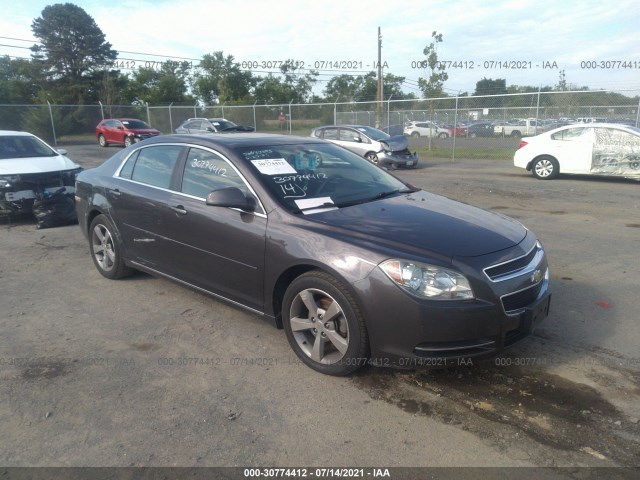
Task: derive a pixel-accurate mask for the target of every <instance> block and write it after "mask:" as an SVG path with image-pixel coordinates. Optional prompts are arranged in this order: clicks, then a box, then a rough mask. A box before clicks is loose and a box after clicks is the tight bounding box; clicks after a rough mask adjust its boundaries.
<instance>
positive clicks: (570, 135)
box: [551, 127, 585, 141]
mask: <svg viewBox="0 0 640 480" xmlns="http://www.w3.org/2000/svg"><path fill="white" fill-rule="evenodd" d="M584 131H585V127H577V128H567V129H566V130H560V131H559V132H556V133H554V134H553V135H551V138H553V139H554V140H568V141H571V140H575V139H576V138H578V137H579V136H580V135H582V133H583V132H584Z"/></svg>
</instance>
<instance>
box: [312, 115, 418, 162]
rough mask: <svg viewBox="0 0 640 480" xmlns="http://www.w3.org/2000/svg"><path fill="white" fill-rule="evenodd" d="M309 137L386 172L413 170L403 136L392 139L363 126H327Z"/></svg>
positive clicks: (413, 159)
mask: <svg viewBox="0 0 640 480" xmlns="http://www.w3.org/2000/svg"><path fill="white" fill-rule="evenodd" d="M311 136H312V137H317V138H323V139H325V140H328V141H330V142H331V143H335V144H336V145H340V146H341V147H344V148H346V149H347V150H350V151H352V152H353V153H356V154H358V155H361V156H363V157H364V158H366V159H367V160H369V161H370V162H372V163H375V164H378V165H380V166H381V167H388V168H399V167H405V168H415V167H416V166H417V165H418V155H416V153H415V152H414V153H411V152H410V151H409V142H408V141H407V138H406V137H404V136H403V135H397V136H395V137H392V136H390V135H389V134H387V133H385V132H383V131H382V130H378V129H377V128H373V127H369V126H366V125H331V126H326V127H319V128H315V129H314V130H313V131H312V132H311Z"/></svg>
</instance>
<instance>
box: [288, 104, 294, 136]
mask: <svg viewBox="0 0 640 480" xmlns="http://www.w3.org/2000/svg"><path fill="white" fill-rule="evenodd" d="M292 103H293V98H292V99H291V101H290V102H289V135H291V133H292V131H293V122H292V120H293V119H292V118H291V104H292Z"/></svg>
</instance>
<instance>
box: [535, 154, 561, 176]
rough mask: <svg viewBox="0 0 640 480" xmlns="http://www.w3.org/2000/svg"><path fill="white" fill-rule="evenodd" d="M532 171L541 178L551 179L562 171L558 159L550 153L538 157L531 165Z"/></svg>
mask: <svg viewBox="0 0 640 480" xmlns="http://www.w3.org/2000/svg"><path fill="white" fill-rule="evenodd" d="M531 173H533V176H534V177H536V178H538V179H540V180H551V179H552V178H556V177H557V176H558V174H559V173H560V165H558V161H557V160H556V159H555V158H553V157H550V156H548V155H544V156H542V157H538V158H537V159H536V160H535V161H534V162H533V164H532V165H531Z"/></svg>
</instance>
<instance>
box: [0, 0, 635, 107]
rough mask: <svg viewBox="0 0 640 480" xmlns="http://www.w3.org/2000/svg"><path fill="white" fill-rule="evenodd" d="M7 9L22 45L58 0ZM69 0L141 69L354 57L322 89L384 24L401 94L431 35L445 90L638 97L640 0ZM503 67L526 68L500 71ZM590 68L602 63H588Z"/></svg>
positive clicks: (369, 52) (10, 33)
mask: <svg viewBox="0 0 640 480" xmlns="http://www.w3.org/2000/svg"><path fill="white" fill-rule="evenodd" d="M3 3H5V5H4V6H3V14H2V17H1V18H0V32H1V33H0V36H2V37H4V38H0V44H3V45H16V46H23V47H24V46H29V45H30V43H29V42H22V41H18V40H10V39H8V38H6V37H11V38H15V39H22V40H30V41H33V40H34V39H33V36H32V33H31V22H32V21H33V19H34V18H36V17H38V16H40V14H41V12H42V9H43V8H44V7H45V6H46V5H50V4H53V3H55V2H46V1H36V0H22V1H21V2H20V3H19V4H18V3H17V2H15V3H9V2H8V1H6V0H3ZM60 3H64V2H60ZM73 3H75V4H76V5H79V6H81V7H82V8H84V9H85V11H86V12H87V13H88V14H89V15H91V16H92V17H93V18H94V20H95V21H96V23H97V24H98V26H99V27H100V28H101V29H102V31H103V32H104V33H105V35H106V37H107V40H108V41H109V42H110V43H111V44H112V45H113V47H114V48H115V49H116V50H118V51H127V52H138V53H136V54H131V53H126V54H125V53H121V55H120V57H121V58H122V59H125V58H126V59H133V60H135V61H136V65H140V64H143V63H144V62H145V61H151V60H162V59H168V58H172V57H185V58H194V59H198V58H200V57H201V56H202V55H203V54H205V53H211V52H214V51H217V50H222V51H223V52H224V53H225V55H229V54H230V55H233V56H234V57H235V59H236V60H237V61H249V62H258V64H259V65H260V64H261V63H262V62H268V61H284V60H287V59H293V60H296V61H298V62H304V63H305V65H307V66H314V65H315V63H316V62H336V61H338V62H343V61H344V62H351V65H349V64H346V65H344V66H347V67H348V66H352V67H353V66H355V67H356V70H358V72H354V71H353V69H351V70H350V69H348V68H347V69H340V68H338V69H335V68H334V69H333V70H334V71H331V72H329V71H321V73H322V74H323V76H322V77H321V78H322V80H324V81H325V82H326V80H328V79H329V78H330V77H331V75H333V74H340V73H361V71H369V70H372V69H373V68H372V67H373V62H374V61H375V60H376V58H377V50H376V49H377V27H378V26H380V27H381V28H382V36H383V49H382V58H383V62H386V64H387V65H388V68H387V69H386V70H385V71H386V72H389V73H393V74H395V75H401V76H404V77H406V78H407V80H408V81H407V84H406V90H407V91H413V92H414V93H416V94H418V95H419V91H418V90H417V87H415V84H416V81H417V79H418V77H421V76H423V77H424V76H426V73H427V72H426V71H425V70H424V69H421V68H416V67H415V65H416V64H415V62H419V61H420V60H423V59H424V55H423V54H422V50H423V48H424V47H425V46H426V45H427V44H428V43H430V42H431V32H432V31H434V30H436V31H438V32H440V33H442V34H443V36H444V41H443V43H441V44H440V45H439V49H438V57H439V58H440V59H441V60H447V61H450V62H456V63H457V65H458V68H450V69H449V70H448V73H449V80H448V81H447V82H446V83H445V89H446V91H447V92H448V93H449V94H455V93H456V92H458V91H462V92H469V93H473V91H474V89H475V84H476V82H477V81H478V80H480V79H482V78H484V77H486V78H493V79H496V78H504V79H506V81H507V84H508V85H513V84H516V85H534V86H539V85H541V86H545V85H555V84H557V83H558V79H559V70H561V69H563V70H564V71H565V74H566V80H567V82H568V83H569V84H570V85H572V84H574V85H576V86H578V87H581V86H588V87H590V88H593V89H595V88H604V89H610V90H632V91H635V92H633V94H637V93H638V91H640V29H638V20H640V4H639V3H638V1H637V0H618V1H616V2H602V1H589V0H577V1H576V0H565V1H562V2H558V1H545V0H538V1H533V0H494V1H492V2H487V1H484V0H482V1H478V0H473V1H472V0H456V1H451V0H430V1H428V2H425V1H414V0H408V1H404V2H395V3H392V2H389V1H388V0H385V1H378V0H366V1H359V0H351V1H349V2H346V1H343V0H342V1H341V0H338V1H336V0H323V1H317V2H302V1H300V0H297V1H293V0H271V1H266V0H242V1H240V2H232V1H230V0H191V1H190V2H176V1H175V0H168V1H164V0H154V1H150V0H125V1H119V2H104V1H93V0H88V1H76V2H73ZM18 5H19V6H18ZM29 53H30V52H29V51H28V50H25V49H18V48H11V47H6V46H0V55H5V54H6V55H12V56H24V57H27V56H29ZM144 53H148V54H154V55H157V56H147V55H143V54H144ZM412 62H413V63H412ZM492 62H493V63H492ZM516 62H519V63H516ZM584 62H595V63H591V64H585V63H584ZM612 62H616V63H612ZM618 62H627V65H631V66H632V68H617V67H619V66H620V65H621V64H620V63H618ZM634 62H635V63H634ZM195 63H197V62H195ZM361 64H362V67H360V65H361ZM507 65H508V66H518V65H520V66H525V67H527V68H524V69H511V68H505V66H507ZM588 65H590V66H598V68H586V67H587V66H588ZM341 66H342V65H341ZM544 66H549V67H550V68H544ZM471 67H473V68H471ZM257 70H260V72H262V71H263V69H262V68H258V69H257ZM336 70H337V71H336ZM256 73H257V74H261V73H258V72H256ZM323 85H324V83H321V84H320V86H319V90H321V89H322V86H323Z"/></svg>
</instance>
